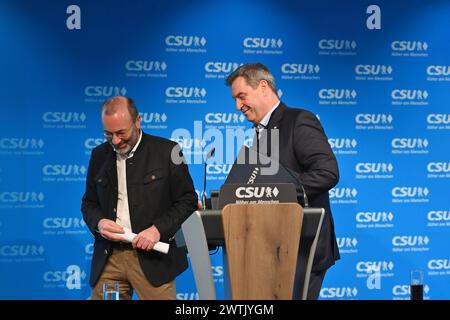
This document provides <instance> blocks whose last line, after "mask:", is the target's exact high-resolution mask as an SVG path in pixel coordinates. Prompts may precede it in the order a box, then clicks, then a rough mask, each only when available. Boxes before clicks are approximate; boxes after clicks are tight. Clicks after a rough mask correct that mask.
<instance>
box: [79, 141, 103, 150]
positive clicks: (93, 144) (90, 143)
mask: <svg viewBox="0 0 450 320" xmlns="http://www.w3.org/2000/svg"><path fill="white" fill-rule="evenodd" d="M105 141H106V140H105V138H87V139H86V140H84V147H85V148H86V149H87V150H92V149H94V148H95V147H97V146H99V145H101V144H102V143H103V142H105Z"/></svg>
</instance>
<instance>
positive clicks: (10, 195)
mask: <svg viewBox="0 0 450 320" xmlns="http://www.w3.org/2000/svg"><path fill="white" fill-rule="evenodd" d="M44 198H45V196H44V194H43V193H42V192H7V191H6V192H1V193H0V202H3V203H27V202H42V201H44Z"/></svg>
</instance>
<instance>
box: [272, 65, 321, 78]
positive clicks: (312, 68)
mask: <svg viewBox="0 0 450 320" xmlns="http://www.w3.org/2000/svg"><path fill="white" fill-rule="evenodd" d="M319 72H320V66H319V65H318V64H302V63H284V64H282V65H281V79H283V80H292V79H294V80H298V79H301V80H319V79H320V76H319V75H318V74H319Z"/></svg>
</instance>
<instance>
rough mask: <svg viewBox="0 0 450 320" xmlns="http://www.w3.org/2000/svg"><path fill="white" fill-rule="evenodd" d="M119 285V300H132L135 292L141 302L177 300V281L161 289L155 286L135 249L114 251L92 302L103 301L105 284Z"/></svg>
mask: <svg viewBox="0 0 450 320" xmlns="http://www.w3.org/2000/svg"><path fill="white" fill-rule="evenodd" d="M105 282H118V283H119V292H120V294H119V299H120V300H131V298H132V296H133V290H136V294H137V295H138V297H139V299H141V300H175V299H176V286H175V280H173V281H171V282H169V283H165V284H163V285H161V286H159V287H155V286H153V285H152V284H151V283H150V282H149V281H148V280H147V278H146V277H145V275H144V272H143V271H142V268H141V266H140V264H139V259H138V256H137V252H136V250H134V249H129V248H128V249H116V248H114V249H113V252H112V254H111V255H110V256H109V258H108V261H107V262H106V265H105V268H104V270H103V272H102V274H101V276H100V279H99V280H98V281H97V284H96V285H95V286H94V287H93V288H92V296H91V299H92V300H102V299H103V283H105Z"/></svg>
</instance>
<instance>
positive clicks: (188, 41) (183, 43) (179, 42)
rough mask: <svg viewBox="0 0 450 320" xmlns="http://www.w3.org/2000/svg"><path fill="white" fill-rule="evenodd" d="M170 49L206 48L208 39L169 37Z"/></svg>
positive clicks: (167, 42)
mask: <svg viewBox="0 0 450 320" xmlns="http://www.w3.org/2000/svg"><path fill="white" fill-rule="evenodd" d="M165 41H166V45H168V46H169V47H204V46H205V45H206V38H205V37H199V36H183V35H169V36H167V37H166V40H165Z"/></svg>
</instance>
